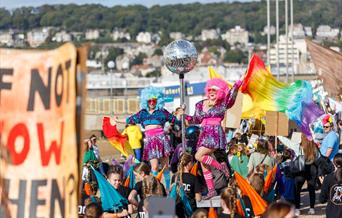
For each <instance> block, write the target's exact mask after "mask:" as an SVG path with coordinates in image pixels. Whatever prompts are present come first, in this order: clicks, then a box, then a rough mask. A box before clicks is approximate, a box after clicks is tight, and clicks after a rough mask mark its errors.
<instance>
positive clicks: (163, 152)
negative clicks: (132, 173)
mask: <svg viewBox="0 0 342 218" xmlns="http://www.w3.org/2000/svg"><path fill="white" fill-rule="evenodd" d="M164 103H165V99H164V94H163V89H161V88H156V87H149V88H145V89H143V90H142V91H141V95H140V108H141V110H140V111H139V112H138V113H136V114H134V115H132V116H130V117H128V118H127V120H126V124H141V125H142V127H143V128H144V129H145V139H144V151H143V160H144V161H150V163H151V169H152V174H153V175H154V176H156V175H157V174H158V163H159V162H160V163H161V165H162V167H165V170H164V173H163V176H164V179H165V185H166V189H170V170H169V166H168V164H169V156H170V154H171V151H172V147H171V143H170V139H169V137H168V136H166V135H165V133H164V129H163V128H164V125H165V123H166V122H170V123H176V124H178V125H180V121H179V119H177V117H175V116H174V115H172V114H171V113H169V112H168V111H167V110H166V109H164Z"/></svg>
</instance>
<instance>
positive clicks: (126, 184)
mask: <svg viewBox="0 0 342 218" xmlns="http://www.w3.org/2000/svg"><path fill="white" fill-rule="evenodd" d="M129 182H130V177H129V176H127V178H126V180H125V183H124V185H123V186H125V187H126V188H128V187H129Z"/></svg>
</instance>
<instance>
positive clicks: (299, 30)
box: [289, 23, 305, 39]
mask: <svg viewBox="0 0 342 218" xmlns="http://www.w3.org/2000/svg"><path fill="white" fill-rule="evenodd" d="M289 30H290V31H289V36H291V34H292V33H291V26H289ZM293 38H294V39H304V38H305V31H304V27H303V25H302V24H300V23H299V24H294V25H293Z"/></svg>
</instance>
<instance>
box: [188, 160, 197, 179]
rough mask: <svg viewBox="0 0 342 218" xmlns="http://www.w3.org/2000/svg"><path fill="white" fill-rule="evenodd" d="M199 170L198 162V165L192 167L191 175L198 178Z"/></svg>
mask: <svg viewBox="0 0 342 218" xmlns="http://www.w3.org/2000/svg"><path fill="white" fill-rule="evenodd" d="M197 170H198V162H196V163H195V164H194V165H193V166H192V168H191V171H190V173H191V174H192V175H194V176H197Z"/></svg>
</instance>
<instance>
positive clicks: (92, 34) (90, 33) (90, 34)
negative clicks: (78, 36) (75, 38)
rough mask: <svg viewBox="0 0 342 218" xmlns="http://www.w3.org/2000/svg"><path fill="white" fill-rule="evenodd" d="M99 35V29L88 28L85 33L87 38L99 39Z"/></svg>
mask: <svg viewBox="0 0 342 218" xmlns="http://www.w3.org/2000/svg"><path fill="white" fill-rule="evenodd" d="M99 37H100V31H99V30H87V31H86V33H85V38H86V40H94V39H98V38H99Z"/></svg>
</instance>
